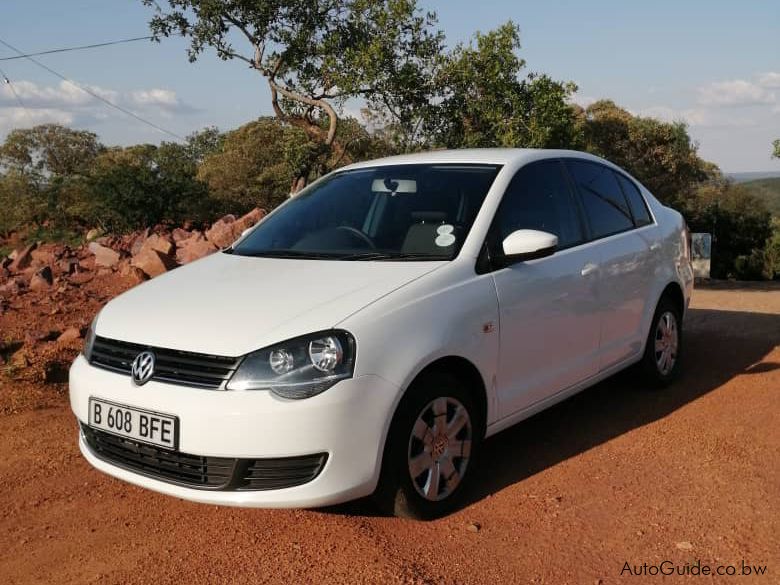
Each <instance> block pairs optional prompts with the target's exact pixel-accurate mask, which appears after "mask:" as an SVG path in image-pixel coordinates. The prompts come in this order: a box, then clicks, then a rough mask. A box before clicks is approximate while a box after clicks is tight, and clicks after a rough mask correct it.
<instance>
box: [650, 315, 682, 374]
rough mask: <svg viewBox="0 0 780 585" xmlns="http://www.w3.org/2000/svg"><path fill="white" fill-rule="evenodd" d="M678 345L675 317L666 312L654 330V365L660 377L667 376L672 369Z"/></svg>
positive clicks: (678, 337) (678, 338) (675, 360)
mask: <svg viewBox="0 0 780 585" xmlns="http://www.w3.org/2000/svg"><path fill="white" fill-rule="evenodd" d="M679 344H680V336H679V333H678V330H677V317H676V316H675V315H674V313H672V312H671V311H666V312H664V313H663V314H662V315H661V316H660V317H659V319H658V324H657V325H656V328H655V364H656V367H657V368H658V372H659V373H660V374H661V375H662V376H667V375H668V374H669V373H670V372H671V371H672V370H673V369H674V364H675V363H676V362H677V350H678V347H679Z"/></svg>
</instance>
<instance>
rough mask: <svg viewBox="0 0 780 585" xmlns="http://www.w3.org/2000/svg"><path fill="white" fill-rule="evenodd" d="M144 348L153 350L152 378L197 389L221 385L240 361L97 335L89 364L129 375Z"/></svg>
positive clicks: (216, 387)
mask: <svg viewBox="0 0 780 585" xmlns="http://www.w3.org/2000/svg"><path fill="white" fill-rule="evenodd" d="M147 350H151V351H152V352H154V356H155V366H154V375H153V376H152V380H157V381H159V382H168V383H171V384H181V385H183V386H195V387H197V388H210V389H220V388H224V387H225V384H227V381H228V380H229V379H230V376H232V375H233V372H235V371H236V368H237V367H238V364H239V362H240V361H241V358H233V357H225V356H219V355H209V354H204V353H193V352H189V351H180V350H176V349H165V348H161V347H149V346H148V345H140V344H137V343H128V342H126V341H117V340H115V339H106V338H105V337H96V338H95V343H94V345H93V347H92V356H91V360H90V363H91V364H92V365H94V366H97V367H100V368H105V369H107V370H112V371H114V372H119V373H122V374H126V375H128V376H129V375H130V367H131V364H132V363H133V360H134V359H135V358H136V356H137V355H138V354H139V353H141V352H142V351H147Z"/></svg>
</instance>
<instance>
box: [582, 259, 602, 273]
mask: <svg viewBox="0 0 780 585" xmlns="http://www.w3.org/2000/svg"><path fill="white" fill-rule="evenodd" d="M598 269H599V267H598V265H597V264H593V262H588V263H587V264H585V266H583V267H582V270H581V271H580V274H582V276H589V275H591V274H593V273H594V272H596V271H597V270H598Z"/></svg>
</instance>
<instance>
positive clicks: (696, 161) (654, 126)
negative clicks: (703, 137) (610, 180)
mask: <svg viewBox="0 0 780 585" xmlns="http://www.w3.org/2000/svg"><path fill="white" fill-rule="evenodd" d="M582 125H583V131H584V136H585V148H586V150H588V151H590V152H592V153H594V154H597V155H599V156H603V157H604V158H606V159H609V160H610V161H612V162H614V163H615V164H617V165H619V166H621V167H623V168H624V169H626V170H627V171H628V172H630V173H631V174H633V175H634V176H635V177H636V178H637V179H639V180H640V181H641V182H642V183H644V184H645V186H646V187H647V188H648V189H650V191H652V192H653V194H654V195H655V196H656V197H658V198H659V199H660V200H661V201H663V202H664V203H666V204H667V205H672V206H674V207H680V206H682V204H683V203H684V201H685V199H686V198H688V197H690V196H691V193H692V192H693V191H694V190H695V189H696V187H697V186H698V185H699V184H701V183H702V182H703V181H706V180H709V179H713V178H716V177H718V176H719V175H720V173H719V171H718V169H717V167H716V166H715V165H713V164H711V163H708V162H706V161H704V160H702V159H701V158H700V157H699V156H698V153H697V145H696V143H695V142H693V141H692V140H691V137H690V136H689V135H688V130H687V128H686V126H685V124H684V123H682V122H673V123H668V122H662V121H660V120H656V119H654V118H645V117H641V116H634V115H633V114H631V113H630V112H628V111H627V110H625V109H623V108H621V107H619V106H617V105H615V103H614V102H611V101H609V100H601V101H598V102H595V103H594V104H591V105H590V106H588V107H587V108H586V109H585V110H584V113H583V116H582Z"/></svg>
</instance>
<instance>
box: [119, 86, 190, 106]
mask: <svg viewBox="0 0 780 585" xmlns="http://www.w3.org/2000/svg"><path fill="white" fill-rule="evenodd" d="M130 97H131V99H132V101H133V103H135V104H138V105H140V106H157V107H160V108H166V109H170V108H176V107H178V106H179V98H178V97H176V92H175V91H172V90H170V89H159V88H154V89H138V90H136V91H134V92H132V93H131V94H130Z"/></svg>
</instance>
